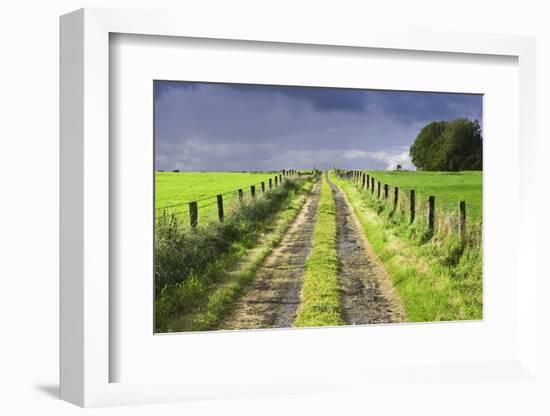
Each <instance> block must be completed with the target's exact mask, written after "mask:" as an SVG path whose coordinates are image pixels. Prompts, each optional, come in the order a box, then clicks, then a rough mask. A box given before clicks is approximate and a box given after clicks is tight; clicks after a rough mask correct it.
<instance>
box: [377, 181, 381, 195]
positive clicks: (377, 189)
mask: <svg viewBox="0 0 550 416" xmlns="http://www.w3.org/2000/svg"><path fill="white" fill-rule="evenodd" d="M377 191H378V199H380V181H378V189H377Z"/></svg>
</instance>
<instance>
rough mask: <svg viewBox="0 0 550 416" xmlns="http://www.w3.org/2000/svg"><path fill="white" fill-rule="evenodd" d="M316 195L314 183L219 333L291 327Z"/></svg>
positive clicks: (309, 238) (309, 247) (307, 247)
mask: <svg viewBox="0 0 550 416" xmlns="http://www.w3.org/2000/svg"><path fill="white" fill-rule="evenodd" d="M319 192H320V183H317V184H315V186H314V187H313V190H312V192H311V194H310V196H309V197H308V200H307V201H306V202H305V203H304V206H303V207H302V208H301V210H300V213H299V214H298V216H297V217H296V219H295V220H294V222H293V223H292V225H291V226H290V228H289V230H288V232H287V233H286V235H285V236H284V237H283V239H282V240H281V242H280V244H279V245H278V246H277V247H276V248H275V249H274V250H273V252H272V253H271V254H270V255H269V256H268V257H267V258H266V260H265V261H264V263H263V265H262V266H261V267H260V269H259V270H258V273H257V274H256V277H255V279H254V281H253V282H251V284H250V285H249V287H248V288H247V289H246V290H245V292H244V294H243V295H242V296H241V298H240V299H239V300H238V301H237V302H236V304H235V305H234V308H233V310H232V312H231V313H230V314H229V316H228V317H227V319H225V320H224V322H223V323H222V324H221V326H220V328H219V329H255V328H256V329H257V328H288V327H291V326H292V323H293V321H294V318H295V317H296V311H297V310H298V306H299V304H300V291H301V289H302V283H303V276H304V265H305V262H306V259H307V257H308V255H309V253H310V251H311V245H312V237H313V229H314V227H315V219H316V213H317V205H318V203H319Z"/></svg>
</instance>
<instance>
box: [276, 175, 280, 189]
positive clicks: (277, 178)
mask: <svg viewBox="0 0 550 416" xmlns="http://www.w3.org/2000/svg"><path fill="white" fill-rule="evenodd" d="M278 180H279V177H278V176H275V188H276V187H277V181H278Z"/></svg>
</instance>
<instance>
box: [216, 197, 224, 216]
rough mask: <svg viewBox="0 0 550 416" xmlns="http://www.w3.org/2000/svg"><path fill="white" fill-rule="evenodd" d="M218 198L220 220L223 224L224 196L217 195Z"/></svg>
mask: <svg viewBox="0 0 550 416" xmlns="http://www.w3.org/2000/svg"><path fill="white" fill-rule="evenodd" d="M217 198H218V218H219V219H220V222H223V196H222V195H217Z"/></svg>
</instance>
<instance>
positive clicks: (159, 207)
mask: <svg viewBox="0 0 550 416" xmlns="http://www.w3.org/2000/svg"><path fill="white" fill-rule="evenodd" d="M278 173H279V172H261V173H248V172H246V173H241V172H156V173H155V209H156V213H157V215H158V216H160V215H161V214H162V212H163V211H166V212H168V213H172V212H177V213H182V214H185V213H186V212H187V209H188V205H187V202H190V201H199V202H198V211H199V222H201V220H202V219H207V220H211V219H215V218H217V206H216V195H217V194H226V193H228V192H229V193H230V194H228V195H225V196H224V202H225V201H227V202H230V201H235V200H236V197H237V190H238V189H242V190H243V193H244V195H245V196H246V197H249V195H250V185H254V184H258V183H259V182H262V181H265V186H266V189H268V187H269V186H268V180H269V178H274V177H275V176H276V175H277V174H278ZM256 193H257V194H258V195H259V194H260V193H261V189H260V186H259V185H258V186H256ZM182 203H183V204H182ZM173 205H177V206H175V207H172V206H173ZM164 207H169V208H166V209H164Z"/></svg>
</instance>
